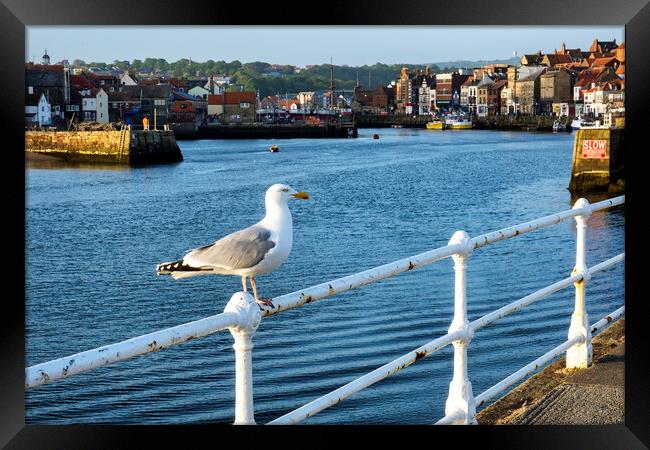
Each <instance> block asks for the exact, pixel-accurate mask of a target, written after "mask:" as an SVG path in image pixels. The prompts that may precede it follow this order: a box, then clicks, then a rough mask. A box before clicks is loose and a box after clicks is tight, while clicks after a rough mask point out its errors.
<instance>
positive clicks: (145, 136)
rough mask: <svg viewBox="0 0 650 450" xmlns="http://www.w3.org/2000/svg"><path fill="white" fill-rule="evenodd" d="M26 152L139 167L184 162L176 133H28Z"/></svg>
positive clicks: (73, 159) (128, 131) (71, 159)
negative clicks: (141, 165) (140, 165)
mask: <svg viewBox="0 0 650 450" xmlns="http://www.w3.org/2000/svg"><path fill="white" fill-rule="evenodd" d="M25 151H26V152H32V153H38V154H44V155H50V156H55V157H58V158H60V159H63V160H66V161H76V162H98V163H116V164H130V165H139V164H150V163H165V162H176V161H182V160H183V155H182V153H181V151H180V148H179V147H178V144H177V143H176V139H175V137H174V133H173V132H172V131H135V130H114V131H26V132H25Z"/></svg>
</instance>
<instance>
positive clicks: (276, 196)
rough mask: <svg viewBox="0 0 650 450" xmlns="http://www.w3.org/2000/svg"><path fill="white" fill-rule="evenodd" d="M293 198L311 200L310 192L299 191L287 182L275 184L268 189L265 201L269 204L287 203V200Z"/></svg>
mask: <svg viewBox="0 0 650 450" xmlns="http://www.w3.org/2000/svg"><path fill="white" fill-rule="evenodd" d="M292 198H299V199H301V200H309V194H307V193H306V192H298V191H296V190H295V189H294V188H292V187H291V186H288V185H286V184H274V185H273V186H271V187H270V188H268V189H267V190H266V196H265V201H266V204H267V205H268V204H269V203H271V204H285V205H286V204H287V202H288V201H289V200H290V199H292Z"/></svg>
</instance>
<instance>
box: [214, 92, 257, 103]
mask: <svg viewBox="0 0 650 450" xmlns="http://www.w3.org/2000/svg"><path fill="white" fill-rule="evenodd" d="M223 95H224V94H214V95H213V94H208V105H223V104H224V103H225V104H227V105H235V104H239V103H241V102H247V103H255V92H226V93H225V96H226V98H225V101H224V98H223Z"/></svg>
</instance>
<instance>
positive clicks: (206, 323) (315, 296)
mask: <svg viewBox="0 0 650 450" xmlns="http://www.w3.org/2000/svg"><path fill="white" fill-rule="evenodd" d="M624 203H625V196H620V197H616V198H612V199H608V200H604V201H601V202H597V203H593V204H589V203H588V202H587V201H586V200H584V199H580V200H579V201H578V202H576V204H575V206H574V208H573V209H571V210H566V211H561V212H559V213H556V214H552V215H548V216H544V217H542V218H539V219H536V220H532V221H529V222H524V223H520V224H518V225H514V226H511V227H508V228H503V229H500V230H497V231H494V232H491V233H486V234H482V235H479V236H476V237H474V238H472V239H469V237H468V236H467V235H466V234H465V233H464V232H463V239H464V240H462V241H460V240H458V239H457V240H455V241H454V239H452V241H450V243H449V244H448V245H446V246H442V247H439V248H436V249H433V250H429V251H426V252H424V253H420V254H418V255H414V256H411V257H409V258H403V259H401V260H397V261H393V262H391V263H388V264H384V265H382V266H378V267H374V268H371V269H368V270H365V271H362V272H358V273H355V274H352V275H348V276H345V277H342V278H338V279H335V280H331V281H328V282H325V283H321V284H318V285H315V286H311V287H309V288H306V289H303V290H300V291H295V292H292V293H290V294H286V295H283V296H280V297H276V298H274V299H273V304H274V305H275V306H274V307H273V308H265V309H264V311H263V312H262V313H260V311H259V309H258V308H257V307H255V308H250V307H249V306H250V303H248V304H247V303H246V302H247V301H248V300H247V299H246V298H245V297H243V296H240V297H238V298H235V297H236V295H237V294H235V295H234V296H233V298H232V299H231V301H230V302H229V304H228V305H227V306H226V309H225V310H224V312H223V313H220V314H216V315H214V316H210V317H206V318H203V319H199V320H196V321H193V322H188V323H185V324H181V325H178V326H175V327H171V328H166V329H163V330H159V331H156V332H153V333H149V334H146V335H143V336H139V337H135V338H132V339H128V340H125V341H121V342H117V343H114V344H110V345H107V346H102V347H98V348H95V349H92V350H87V351H84V352H80V353H76V354H74V355H70V356H67V357H63V358H58V359H55V360H52V361H48V362H45V363H41V364H37V365H34V366H31V367H28V368H27V369H26V370H25V387H26V388H32V387H36V386H40V385H43V384H46V383H48V382H50V381H53V380H58V379H62V378H66V377H68V376H71V375H75V374H78V373H82V372H85V371H87V370H90V369H92V368H97V367H102V366H105V365H107V364H110V363H113V362H116V361H121V360H125V359H128V358H131V357H134V356H138V355H142V354H146V353H149V352H152V351H157V350H160V349H163V348H167V347H169V346H172V345H176V344H179V343H182V342H186V341H188V340H191V339H194V338H198V337H202V336H206V335H208V334H212V333H215V332H217V331H221V330H224V329H229V330H230V331H231V333H232V334H233V336H234V337H235V342H236V343H235V350H236V351H237V368H238V370H237V377H238V388H239V384H241V383H239V381H240V380H239V376H240V368H241V369H242V370H241V372H242V374H245V375H246V376H248V377H250V367H249V366H250V350H251V349H252V343H251V339H252V335H253V334H254V332H255V330H256V328H257V326H258V324H259V320H260V319H261V318H262V317H265V316H270V315H273V314H276V313H278V312H281V311H285V310H287V309H292V308H296V307H299V306H302V305H303V304H305V303H311V302H313V301H316V300H320V299H323V298H326V297H331V296H333V295H336V294H338V293H341V292H345V291H348V290H351V289H355V288H357V287H361V286H363V285H366V284H370V283H374V282H376V281H379V280H382V279H384V278H388V277H392V276H395V275H397V274H399V273H402V272H406V271H409V270H412V269H414V268H416V267H421V266H425V265H428V264H431V263H433V262H435V261H439V260H441V259H444V258H447V257H453V258H454V260H455V261H456V263H457V267H458V264H459V261H461V269H460V270H461V272H457V287H456V289H457V297H458V295H461V297H462V298H463V299H464V295H465V294H464V283H465V281H464V258H466V257H467V256H468V255H469V254H470V253H471V252H472V251H473V250H474V249H476V248H480V247H483V246H485V245H488V244H491V243H494V242H497V241H500V240H504V239H508V238H511V237H515V236H519V235H521V234H524V233H527V232H531V231H534V230H537V229H540V228H543V227H547V226H551V225H556V224H558V223H560V222H562V221H564V220H567V219H570V218H576V221H579V220H581V219H584V218H585V217H588V216H589V215H591V213H592V212H594V211H599V210H603V209H607V208H610V207H612V206H616V205H621V204H624ZM583 227H586V225H584V224H583ZM458 233H460V232H458ZM458 233H457V234H458ZM579 234H580V233H579ZM454 238H456V235H454ZM581 239H582V241H584V233H583V234H582V238H581ZM583 244H584V243H583ZM581 252H582V260H584V245H582V248H580V239H579V248H578V259H580V255H581ZM623 259H624V253H623V254H620V255H617V256H615V257H614V258H610V259H609V260H606V261H604V262H601V263H600V264H597V265H595V266H593V267H591V268H587V267H586V265H585V264H582V266H583V267H578V266H580V264H576V269H575V270H574V274H572V276H571V277H569V278H566V279H564V280H561V281H559V282H557V283H555V284H553V285H551V286H547V287H546V288H543V289H541V290H540V291H537V292H535V293H533V294H530V295H528V296H526V297H523V298H521V299H519V300H517V301H516V302H513V303H511V304H510V305H506V306H504V307H502V308H500V309H498V310H496V311H493V312H491V313H489V314H486V315H485V316H483V317H481V318H480V319H477V320H475V321H473V322H472V323H469V322H467V318H466V311H465V310H464V309H463V308H465V309H466V306H462V307H461V309H458V308H459V305H460V303H458V301H457V307H456V315H455V318H454V323H456V329H454V330H452V328H453V327H454V323H452V328H450V331H449V332H448V333H447V334H446V335H444V336H441V337H439V338H437V339H435V340H433V341H431V342H429V343H428V344H425V345H424V346H421V347H419V349H416V350H414V351H413V352H410V353H409V354H407V355H404V356H403V357H402V358H398V359H397V360H394V361H392V362H391V363H388V364H386V365H384V366H382V367H380V368H379V369H376V370H375V371H373V372H370V373H369V374H366V375H364V376H363V377H360V378H359V379H357V380H355V381H353V382H351V383H348V385H346V386H347V387H348V388H349V387H350V385H353V387H354V388H359V389H358V390H361V389H363V388H364V387H367V386H369V385H370V384H373V383H375V382H377V381H379V380H380V379H383V378H386V377H387V376H390V375H392V374H393V373H395V372H396V371H398V370H401V369H402V368H404V367H406V366H407V365H410V364H412V363H413V362H415V361H417V360H418V359H420V358H422V357H423V356H426V355H427V354H429V353H432V352H434V351H437V350H439V349H440V348H443V347H444V346H446V345H448V344H450V343H454V346H455V347H456V346H457V345H458V346H459V347H458V348H464V346H466V345H467V343H469V341H470V340H471V338H472V337H473V333H474V331H475V330H477V329H479V328H482V327H484V326H486V325H488V324H490V323H492V322H494V321H495V320H498V319H500V318H502V317H504V316H505V315H507V314H510V313H512V312H514V311H517V310H519V309H522V308H523V307H525V306H527V305H528V304H530V303H532V302H534V301H537V300H539V299H541V298H544V297H546V296H548V295H550V294H551V293H553V292H555V291H557V290H559V289H562V288H564V287H567V286H570V285H571V284H575V285H576V286H578V285H580V284H581V283H585V282H586V281H588V280H589V279H590V277H591V274H593V273H596V272H599V271H601V270H605V269H607V268H609V267H611V266H613V265H614V264H616V263H618V262H621V261H623ZM583 262H584V261H583ZM578 269H580V270H578ZM457 270H458V269H457ZM459 273H462V278H461V285H459V284H458V282H459V278H458V276H459ZM459 288H460V289H461V290H460V291H459V290H458V289H459ZM576 289H578V288H577V287H576ZM240 294H243V293H240ZM248 297H249V298H250V295H249V296H248ZM464 301H465V302H466V300H464ZM576 301H577V303H576V305H578V300H576ZM576 310H578V306H576ZM617 311H620V309H619V310H617ZM615 313H616V312H615ZM458 314H460V316H459V317H460V318H461V319H462V320H461V322H463V321H464V323H457V322H458V317H456V316H458ZM613 314H614V313H613ZM621 314H622V312H621ZM583 315H584V318H585V319H586V313H585V314H583ZM574 316H575V314H574ZM600 322H602V321H600ZM600 322H598V323H600ZM587 325H588V324H587ZM596 325H597V324H595V325H593V326H596ZM573 326H574V325H573V323H572V327H573ZM601 326H602V325H601ZM583 328H584V327H583ZM587 332H588V331H587ZM587 341H588V342H587ZM569 342H570V343H571V345H574V346H575V344H579V343H582V344H584V343H585V342H587V343H588V344H589V349H590V335H589V336H588V338H570V339H569V340H568V341H566V342H565V343H564V344H562V345H561V346H559V347H556V349H557V348H560V347H562V348H563V349H564V347H563V346H564V345H565V344H567V343H569ZM571 345H569V347H570V346H571ZM562 351H563V350H562ZM240 352H241V354H242V355H244V354H245V355H247V356H246V357H247V361H246V360H244V359H242V360H240ZM549 353H550V352H549ZM542 358H543V357H542ZM589 358H590V355H589ZM459 361H460V362H461V364H460V365H461V366H462V365H463V364H462V358H461V360H459ZM465 362H466V354H465ZM589 362H590V359H589ZM240 363H241V367H240ZM531 364H532V363H531ZM455 367H456V366H455ZM527 367H528V366H527ZM524 369H525V368H524ZM524 369H521V370H524ZM386 370H388V372H386ZM465 370H466V369H465ZM245 372H248V373H247V374H246V373H245ZM519 372H521V371H519ZM519 372H517V373H519ZM454 373H455V375H454V377H455V378H454V380H455V379H456V377H457V376H460V375H458V374H457V373H456V368H455V372H454ZM459 373H460V372H459ZM517 373H515V374H513V375H511V377H513V376H514V375H516V374H517ZM242 376H243V375H242ZM362 379H363V381H359V380H362ZM373 380H374V381H373ZM506 380H507V379H506ZM506 380H504V382H505V381H506ZM367 382H369V383H368V384H367V385H364V383H367ZM355 383H356V384H355ZM502 383H503V382H502ZM248 384H252V382H251V383H248ZM346 386H343V387H342V388H339V389H337V390H335V391H333V393H330V394H327V395H326V396H323V397H321V399H325V398H326V397H327V396H328V395H333V394H334V393H337V392H338V393H341V392H342V391H341V389H343V388H346ZM247 389H251V387H250V386H248V387H247ZM470 390H471V388H470ZM354 392H357V391H354ZM349 395H352V394H349ZM349 395H348V396H349ZM481 395H483V394H481ZM242 396H243V397H248V398H247V401H248V402H249V403H251V404H250V405H247V406H248V408H244V409H247V411H246V413H245V414H244V413H242V414H243V415H242V416H240V417H239V418H238V419H237V420H236V421H235V423H254V420H253V419H252V395H244V394H243V393H242ZM239 397H240V395H239V391H238V395H237V402H238V405H239V401H240V400H239ZM342 398H343V397H341V398H339V399H338V401H341V400H342ZM479 398H480V396H479V397H476V399H479ZM321 399H317V400H315V401H314V402H312V403H315V402H318V401H319V400H321ZM476 399H472V400H476ZM481 400H483V399H481ZM328 401H329V399H328ZM338 401H337V402H338ZM449 401H450V400H448V403H449ZM323 402H324V401H322V402H321V404H319V405H318V407H320V406H322V404H324V403H323ZM337 402H335V403H337ZM312 403H310V404H308V405H305V406H304V407H301V408H298V409H297V410H295V411H294V412H292V413H289V414H287V415H285V416H282V417H281V418H278V419H276V420H274V421H272V422H270V423H283V420H284V419H283V418H286V417H287V416H289V415H291V414H294V413H297V412H298V411H301V412H302V411H305V409H304V408H306V407H307V406H309V405H311V404H312ZM325 403H326V402H325ZM328 406H331V405H328ZM326 407H327V406H325V407H322V408H321V409H319V411H320V410H322V409H324V408H326ZM238 410H239V406H238ZM316 412H318V411H316ZM238 414H239V412H238ZM313 414H315V412H313V413H311V414H309V415H307V416H305V417H309V416H310V415H313ZM457 416H458V412H457V411H455V412H453V413H451V414H447V415H446V417H445V418H443V419H442V420H441V421H439V422H438V423H446V422H445V421H448V420H451V421H454V420H458V417H457ZM465 417H468V415H467V414H465Z"/></svg>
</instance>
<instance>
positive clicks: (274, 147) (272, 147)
mask: <svg viewBox="0 0 650 450" xmlns="http://www.w3.org/2000/svg"><path fill="white" fill-rule="evenodd" d="M269 151H270V152H271V153H276V152H279V151H280V147H278V146H277V145H276V144H273V145H272V146H270V147H269Z"/></svg>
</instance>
